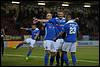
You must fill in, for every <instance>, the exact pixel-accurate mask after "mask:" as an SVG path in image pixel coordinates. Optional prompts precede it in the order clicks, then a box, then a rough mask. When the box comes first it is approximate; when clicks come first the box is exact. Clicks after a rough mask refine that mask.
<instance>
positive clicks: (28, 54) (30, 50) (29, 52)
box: [27, 49, 32, 57]
mask: <svg viewBox="0 0 100 67" xmlns="http://www.w3.org/2000/svg"><path fill="white" fill-rule="evenodd" d="M31 53H32V49H29V51H28V53H27V57H29V56H30V55H31Z"/></svg>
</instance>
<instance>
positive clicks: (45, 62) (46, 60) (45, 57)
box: [44, 51, 49, 66]
mask: <svg viewBox="0 0 100 67" xmlns="http://www.w3.org/2000/svg"><path fill="white" fill-rule="evenodd" d="M48 59H49V55H48V52H47V51H46V52H45V56H44V65H45V66H47V65H48Z"/></svg>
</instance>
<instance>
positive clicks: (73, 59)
mask: <svg viewBox="0 0 100 67" xmlns="http://www.w3.org/2000/svg"><path fill="white" fill-rule="evenodd" d="M71 57H72V62H73V65H76V57H75V55H71Z"/></svg>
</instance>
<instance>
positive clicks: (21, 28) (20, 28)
mask: <svg viewBox="0 0 100 67" xmlns="http://www.w3.org/2000/svg"><path fill="white" fill-rule="evenodd" d="M20 29H23V30H30V29H31V28H23V27H21V28H20Z"/></svg>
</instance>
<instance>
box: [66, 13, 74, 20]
mask: <svg viewBox="0 0 100 67" xmlns="http://www.w3.org/2000/svg"><path fill="white" fill-rule="evenodd" d="M71 19H75V16H74V14H73V13H69V14H68V15H67V20H71Z"/></svg>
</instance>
